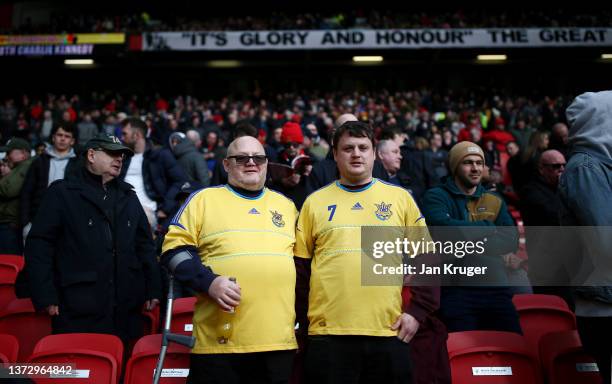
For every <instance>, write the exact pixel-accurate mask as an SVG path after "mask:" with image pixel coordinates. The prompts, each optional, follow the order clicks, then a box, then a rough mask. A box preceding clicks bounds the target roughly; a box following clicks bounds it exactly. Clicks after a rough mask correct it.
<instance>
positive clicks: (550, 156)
mask: <svg viewBox="0 0 612 384" xmlns="http://www.w3.org/2000/svg"><path fill="white" fill-rule="evenodd" d="M564 170H565V157H564V156H563V154H562V153H561V152H559V151H557V150H555V149H549V150H547V151H544V152H542V155H541V156H540V161H539V162H538V172H539V173H540V176H542V179H544V181H545V182H546V183H548V184H549V185H552V186H554V187H556V186H557V185H558V184H559V179H560V178H561V175H562V174H563V171H564Z"/></svg>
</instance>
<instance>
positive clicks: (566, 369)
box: [540, 331, 603, 384]
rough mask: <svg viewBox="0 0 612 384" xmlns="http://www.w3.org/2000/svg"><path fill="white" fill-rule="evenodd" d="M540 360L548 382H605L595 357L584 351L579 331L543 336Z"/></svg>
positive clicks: (551, 383) (584, 383)
mask: <svg viewBox="0 0 612 384" xmlns="http://www.w3.org/2000/svg"><path fill="white" fill-rule="evenodd" d="M540 361H542V368H543V369H544V373H545V375H546V379H547V381H548V384H574V383H580V384H603V381H602V379H601V376H600V375H599V371H598V370H597V364H596V363H595V359H593V358H592V357H590V356H589V355H587V354H586V353H585V352H584V351H583V349H582V343H581V342H580V337H579V336H578V332H577V331H563V332H555V333H549V334H547V335H544V336H542V338H541V339H540Z"/></svg>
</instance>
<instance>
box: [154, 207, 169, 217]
mask: <svg viewBox="0 0 612 384" xmlns="http://www.w3.org/2000/svg"><path fill="white" fill-rule="evenodd" d="M166 217H168V215H166V212H164V211H162V210H161V209H160V210H159V211H157V218H158V219H165V218H166Z"/></svg>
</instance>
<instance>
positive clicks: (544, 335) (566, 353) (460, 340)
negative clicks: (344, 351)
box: [0, 255, 598, 383]
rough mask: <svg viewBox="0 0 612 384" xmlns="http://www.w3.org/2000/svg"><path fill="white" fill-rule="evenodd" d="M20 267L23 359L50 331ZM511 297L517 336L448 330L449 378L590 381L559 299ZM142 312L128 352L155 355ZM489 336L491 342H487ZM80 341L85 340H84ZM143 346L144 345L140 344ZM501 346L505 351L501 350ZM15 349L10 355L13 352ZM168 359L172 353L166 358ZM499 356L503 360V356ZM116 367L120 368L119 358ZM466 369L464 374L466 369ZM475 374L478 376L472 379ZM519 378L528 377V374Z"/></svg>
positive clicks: (15, 302)
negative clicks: (138, 334)
mask: <svg viewBox="0 0 612 384" xmlns="http://www.w3.org/2000/svg"><path fill="white" fill-rule="evenodd" d="M22 268H23V257H21V256H15V255H0V308H2V307H4V309H2V310H0V334H2V333H4V334H10V335H12V336H10V335H6V338H5V339H0V343H2V345H7V346H12V345H14V343H12V341H11V337H13V338H15V339H16V340H17V344H18V345H19V348H18V349H17V351H18V352H15V349H13V348H12V347H11V348H9V350H8V351H4V352H6V355H3V354H0V360H4V359H6V360H7V361H19V362H23V361H26V360H27V359H28V358H30V359H31V358H32V356H35V355H36V352H37V347H38V344H37V342H39V340H41V339H43V338H44V337H45V336H47V335H49V334H50V332H51V326H50V318H49V317H48V316H47V315H46V314H44V313H40V312H39V313H36V312H35V311H34V308H33V306H32V303H31V302H30V300H29V299H15V297H14V290H13V289H12V286H13V285H14V282H15V278H16V276H17V274H18V273H19V271H20V270H21V269H22ZM5 293H6V295H5ZM195 301H196V299H195V298H193V297H191V298H183V299H177V300H176V301H175V304H174V308H173V321H172V324H171V331H172V332H175V333H183V334H191V332H192V329H193V326H192V316H193V308H194V305H195ZM513 301H514V304H515V306H516V308H517V310H518V312H519V315H520V321H521V326H522V329H523V332H524V336H523V337H521V336H519V335H513V334H509V335H507V334H506V335H504V334H503V333H499V332H497V333H495V334H488V335H487V333H486V332H484V333H483V332H476V333H471V332H462V333H458V334H457V333H454V334H450V335H449V341H448V345H449V357H450V359H451V366H452V367H453V382H458V383H461V382H464V381H461V380H462V379H461V378H462V377H469V379H466V380H467V382H470V383H473V382H487V383H489V382H495V383H497V382H500V383H506V382H509V383H510V382H514V381H508V377H518V376H521V375H522V372H534V376H533V380H535V381H534V382H539V381H538V380H539V377H540V376H543V377H546V378H548V380H549V382H551V383H557V382H559V383H563V382H567V383H571V382H578V381H576V380H579V382H586V383H591V382H593V383H594V382H596V381H593V380H596V379H597V378H598V375H597V373H596V372H594V369H595V368H596V365H595V364H594V362H593V360H592V359H589V358H588V357H587V356H586V355H584V353H583V352H582V349H581V345H580V340H579V338H578V336H577V333H576V331H575V329H576V319H575V317H574V314H573V313H572V312H571V311H570V310H569V308H568V307H567V305H566V303H565V302H564V301H563V300H562V299H560V298H558V297H556V296H548V295H516V296H515V297H514V299H513ZM143 315H144V316H145V317H146V318H147V320H148V321H147V322H146V326H145V330H144V331H145V332H144V333H145V334H149V335H152V336H151V338H148V339H147V338H146V337H145V338H143V339H141V340H140V341H139V342H138V343H137V344H136V346H135V347H134V352H133V353H132V357H135V356H136V355H137V354H142V353H143V352H145V351H148V352H147V353H146V356H153V355H157V353H158V351H159V345H160V342H159V337H160V336H159V335H155V333H156V332H158V331H159V308H157V309H156V310H155V311H151V312H146V311H143ZM155 340H157V341H155ZM492 342H493V344H491V343H492ZM466 343H467V345H472V344H473V345H472V346H471V347H465V348H464V347H461V348H456V347H457V346H461V345H466ZM84 345H85V346H87V344H84ZM145 346H147V347H146V348H145ZM155 346H157V347H156V348H157V351H153V350H152V349H151V348H153V349H155V348H154V347H155ZM476 346H477V347H476ZM172 348H174V349H173V350H176V349H177V348H178V350H181V351H183V352H184V348H183V347H179V346H176V347H172ZM473 348H476V349H473ZM77 349H78V348H77ZM491 349H492V350H491ZM504 349H505V350H506V352H503V351H504ZM521 350H523V351H524V352H525V353H524V354H523V355H521V353H522V352H521V353H519V352H520V351H521ZM482 351H486V353H485V355H486V356H489V358H488V359H484V360H483V361H481V363H482V365H473V364H472V363H470V364H472V365H471V366H470V365H469V364H467V365H465V362H466V361H467V362H470V361H471V360H470V359H471V358H472V357H469V358H466V356H472V355H474V356H476V355H478V353H480V352H482ZM495 351H497V352H498V354H501V356H502V357H504V358H505V357H508V356H514V357H516V356H523V358H516V359H514V360H512V359H510V360H508V364H510V363H511V362H513V363H512V364H514V363H516V364H519V362H521V361H523V363H524V364H523V365H521V364H519V365H517V366H516V367H515V368H514V369H512V367H513V365H512V364H510V365H491V363H494V362H496V361H497V360H495V359H493V357H492V356H496V353H494V352H495ZM175 352H176V351H175ZM187 352H188V351H187ZM176 353H178V352H176ZM15 355H16V359H14V358H13V357H14V356H15ZM144 356H145V355H143V356H142V357H140V358H139V359H140V360H142V362H140V363H139V364H145V365H146V364H149V365H151V367H153V366H154V364H155V363H154V362H151V359H149V358H145V357H144ZM553 357H554V358H553ZM172 359H174V357H172V358H171V359H170V360H172ZM521 359H523V360H521ZM525 359H526V360H525ZM140 360H139V361H140ZM119 361H121V360H119ZM184 361H185V359H184V357H180V358H178V357H177V364H178V365H177V366H180V364H179V363H181V362H184ZM477 361H478V360H477ZM499 361H503V359H502V360H499ZM485 363H487V364H488V365H487V364H485ZM530 364H533V365H534V366H536V367H542V369H541V370H540V369H538V370H534V369H526V368H525V367H527V366H529V365H530ZM572 364H573V365H572ZM186 366H188V365H183V367H186ZM521 367H523V368H525V369H523V368H521ZM118 369H120V364H119V367H118ZM151 369H152V368H151ZM182 369H184V368H182ZM470 370H471V373H470ZM184 373H185V371H184V370H183V371H181V370H180V369H179V370H178V371H172V372H170V373H169V374H172V375H176V376H177V379H179V378H180V376H182V375H184ZM468 373H470V374H469V375H468ZM510 373H511V374H510ZM117 374H118V373H117ZM466 375H467V376H466ZM576 375H577V376H576ZM126 378H127V376H126ZM479 378H480V379H482V380H483V381H478V379H479ZM526 380H527V379H526ZM563 380H565V381H563ZM72 382H74V381H72ZM525 382H529V380H527V381H525Z"/></svg>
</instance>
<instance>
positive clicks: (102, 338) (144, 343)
mask: <svg viewBox="0 0 612 384" xmlns="http://www.w3.org/2000/svg"><path fill="white" fill-rule="evenodd" d="M160 345H161V335H159V334H156V335H147V336H144V337H142V338H141V339H140V340H138V342H137V343H136V344H135V346H134V349H133V351H132V354H131V357H130V359H129V360H128V363H127V366H126V372H125V379H124V381H123V382H124V383H125V384H140V383H150V382H151V378H152V376H153V374H154V370H155V365H156V363H157V359H158V356H159V352H160ZM189 352H190V351H189V349H188V348H186V347H183V346H180V345H176V344H170V346H169V348H168V351H167V355H166V359H165V361H164V368H163V370H162V380H161V382H162V383H184V382H185V381H186V377H187V375H188V373H189ZM17 355H18V341H17V339H16V338H15V337H13V336H10V335H0V362H4V363H8V362H14V361H15V359H16V357H17ZM448 356H449V360H450V365H451V372H452V381H453V383H454V384H464V383H465V384H467V383H470V384H485V383H486V384H513V383H517V384H541V383H543V380H542V377H546V379H547V380H546V382H547V383H549V384H576V383H581V384H602V381H601V378H600V377H599V375H598V372H597V366H596V364H595V363H594V361H593V360H592V359H591V358H590V357H589V356H586V355H585V354H584V352H583V351H582V348H581V345H580V339H579V337H578V334H577V332H576V331H575V330H572V331H563V332H555V333H549V334H547V335H546V336H544V337H543V338H542V342H541V344H540V356H541V360H542V363H543V368H544V372H542V373H541V372H540V371H539V369H538V368H537V367H538V364H537V363H536V361H535V359H534V358H533V356H532V354H531V353H530V352H529V351H528V349H527V345H526V343H525V341H524V339H523V338H522V337H521V336H520V335H518V334H515V333H509V332H496V331H468V332H455V333H451V334H449V338H448ZM26 361H27V362H29V363H38V364H43V363H47V364H49V363H54V364H62V363H66V364H68V363H71V364H74V365H75V369H74V371H73V372H74V373H75V374H76V377H69V378H66V377H64V378H63V377H54V378H48V379H37V380H36V381H37V382H39V383H78V382H87V383H109V384H116V383H118V380H119V378H120V377H121V362H122V361H123V344H122V343H121V340H120V339H119V338H117V337H115V336H112V335H103V334H87V333H78V334H64V335H49V336H45V337H44V338H42V339H41V340H40V341H39V342H38V343H37V344H36V346H35V348H34V351H33V353H32V355H31V356H30V357H29V359H28V360H26Z"/></svg>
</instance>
